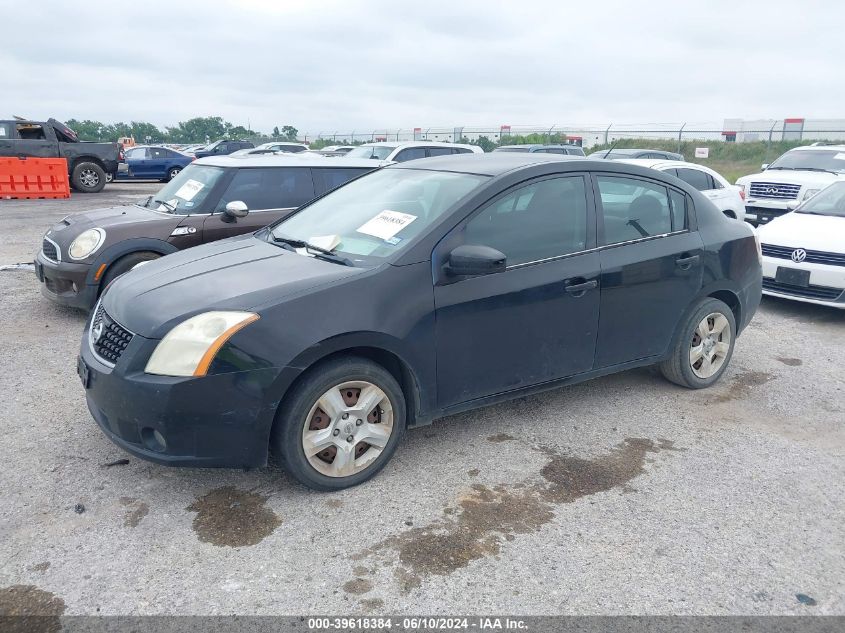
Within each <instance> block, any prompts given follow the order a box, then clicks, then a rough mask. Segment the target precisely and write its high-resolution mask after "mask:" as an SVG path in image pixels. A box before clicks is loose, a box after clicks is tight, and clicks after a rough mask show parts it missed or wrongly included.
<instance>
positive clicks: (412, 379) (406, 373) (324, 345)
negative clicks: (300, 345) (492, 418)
mask: <svg viewBox="0 0 845 633" xmlns="http://www.w3.org/2000/svg"><path fill="white" fill-rule="evenodd" d="M356 348H358V349H360V348H367V349H369V350H373V351H376V352H379V353H386V354H388V355H390V356H393V357H395V358H396V359H397V360H398V362H399V365H400V370H401V372H402V374H403V375H402V379H403V380H402V381H400V382H405V383H406V384H405V386H406V388H407V389H406V390H409V391H411V392H412V394H410V395H411V396H412V398H409V400H410V401H409V403H408V404H409V405H411V407H410V408H411V411H410V413H411V414H412V416H411V419H410V420H409V426H419V425H423V424H428V423H429V422H430V421H431V420H432V419H433V417H434V416H433V410H434V403H433V402H423V401H422V400H421V398H420V383H421V378H422V379H423V380H425V376H421V371H420V368H419V367H416V366H415V365H414V364H412V363H411V362H410V361H409V360H408V359H409V357H410V354H408V353H407V350H406V349H405V344H404V343H403V342H402V341H400V340H399V339H396V338H394V337H392V336H389V335H387V334H383V333H380V332H366V331H364V332H348V333H344V334H339V335H337V336H334V337H331V338H328V339H325V340H323V341H320V342H319V343H316V344H314V345H312V346H311V347H309V348H308V349H306V350H305V351H303V352H302V353H300V354H299V355H298V356H297V357H296V358H294V359H293V360H292V361H291V362H290V363H288V365H287V367H285V368H284V370H283V371H282V372H281V373H280V374H279V376H278V377H277V379H276V381H275V382H274V384H273V385H272V387H271V388H270V390H269V391H270V392H271V393H273V400H274V401H276V402H278V403H281V401H282V399H284V396H285V395H286V394H287V392H288V391H289V389H290V387H291V386H292V385H293V383H294V382H295V381H296V379H298V378H299V377H300V376H301V375H302V374H303V373H304V372H305V371H306V370H307V369H308V368H310V367H312V366H313V365H314V364H315V363H318V362H320V361H321V360H323V359H325V358H328V357H329V356H331V355H332V354H336V353H338V352H343V351H345V350H351V349H356ZM428 380H429V382H431V381H433V380H434V376H433V375H432V376H430V377H428Z"/></svg>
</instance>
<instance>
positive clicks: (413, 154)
mask: <svg viewBox="0 0 845 633" xmlns="http://www.w3.org/2000/svg"><path fill="white" fill-rule="evenodd" d="M417 158H425V148H424V147H409V148H407V149H403V150H402V151H401V152H399V153H398V154H396V157H395V158H394V159H393V160H395V161H396V162H398V163H403V162H405V161H406V160H416V159H417Z"/></svg>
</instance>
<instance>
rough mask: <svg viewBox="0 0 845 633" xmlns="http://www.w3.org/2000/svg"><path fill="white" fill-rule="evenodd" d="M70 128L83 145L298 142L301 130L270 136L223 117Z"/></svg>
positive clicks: (72, 122) (72, 123)
mask: <svg viewBox="0 0 845 633" xmlns="http://www.w3.org/2000/svg"><path fill="white" fill-rule="evenodd" d="M66 123H67V125H68V127H69V128H70V129H72V130H74V131H75V132H76V133H77V134H78V135H79V138H80V139H81V140H83V141H112V142H114V141H117V139H119V138H122V137H125V136H131V137H132V138H134V139H135V141H137V142H138V143H146V142H150V143H207V142H210V141H216V140H217V139H221V138H258V137H260V138H271V139H273V140H278V141H295V140H296V137H297V134H299V130H297V129H296V128H295V127H293V126H291V125H283V126H282V127H281V128H279V126H276V127H274V128H273V131H272V132H271V133H269V134H266V133H262V132H259V131H257V130H248V129H247V128H245V127H243V126H242V125H234V124H232V123H230V122H229V121H224V120H223V117H219V116H208V117H194V118H193V119H188V120H187V121H180V122H179V123H177V124H176V125H174V126H173V127H165V128H164V129H161V128H159V127H158V126H156V125H154V124H152V123H148V122H146V121H130V122H129V123H124V122H120V123H101V122H100V121H91V120H89V119H85V120H82V121H80V120H77V119H68V120H67V121H66Z"/></svg>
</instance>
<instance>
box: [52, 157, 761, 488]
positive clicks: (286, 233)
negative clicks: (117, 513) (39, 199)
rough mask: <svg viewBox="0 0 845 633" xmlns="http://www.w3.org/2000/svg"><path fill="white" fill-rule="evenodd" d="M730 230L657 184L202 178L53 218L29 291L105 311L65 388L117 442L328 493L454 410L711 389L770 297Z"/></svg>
mask: <svg viewBox="0 0 845 633" xmlns="http://www.w3.org/2000/svg"><path fill="white" fill-rule="evenodd" d="M383 149H389V152H388V153H387V154H386V156H391V155H392V157H393V158H401V157H400V156H399V155H400V153H401V152H403V151H406V150H407V149H419V148H409V147H399V146H394V145H392V144H388V145H382V144H374V145H373V146H371V147H370V148H369V150H367V151H369V152H370V153H371V154H372V153H376V152H381V151H383ZM422 149H423V151H424V152H425V153H428V152H429V151H430V150H436V149H443V148H441V147H440V146H438V145H430V146H429V145H426V146H425V147H423V148H422ZM447 149H449V150H455V149H463V148H460V147H453V146H450V147H448V148H447ZM351 153H352V152H350V154H351ZM675 169H677V167H675ZM675 173H677V172H675ZM338 185H340V186H338ZM295 207H298V208H295ZM722 211H723V209H721V208H719V207H717V206H715V205H714V204H713V202H712V201H711V200H710V199H708V197H706V196H705V195H704V194H702V193H701V192H700V191H699V190H698V189H697V188H696V187H694V186H691V185H690V184H689V183H688V182H685V181H684V180H681V179H680V178H678V177H676V175H673V174H670V173H667V172H666V171H665V170H664V171H661V170H658V169H652V168H647V167H644V166H642V165H637V164H629V163H625V162H621V161H605V160H601V161H588V160H584V159H572V158H569V159H567V157H564V156H561V155H549V154H546V153H543V152H496V153H491V154H486V155H484V154H479V153H477V152H476V151H473V150H470V151H467V152H465V153H457V154H453V153H452V152H451V151H450V152H449V155H441V156H434V157H427V158H424V159H422V160H407V161H404V162H402V161H395V162H391V163H387V162H384V161H382V160H378V161H376V160H373V159H372V158H370V157H364V158H357V159H356V158H354V157H348V158H342V159H338V158H327V157H323V156H315V155H313V154H306V153H304V152H303V153H300V154H298V155H289V154H288V155H284V154H277V153H273V154H268V155H243V156H223V157H211V158H203V159H199V160H196V161H194V162H192V163H190V164H189V165H188V166H186V167H185V168H184V169H183V170H182V171H181V172H180V173H178V174H176V175H175V177H174V178H173V179H172V180H171V181H170V182H169V183H168V184H166V185H165V186H164V187H163V188H162V190H161V191H160V192H159V193H158V194H156V195H154V196H150V198H149V199H148V200H147V201H145V202H143V203H139V204H136V205H129V206H125V207H118V208H113V209H103V210H99V211H91V212H88V213H83V214H80V215H77V216H70V217H68V218H65V219H64V220H63V221H61V222H60V223H58V224H57V225H55V226H54V227H52V228H51V229H50V231H49V232H48V233H47V235H45V237H44V242H43V245H42V251H41V252H40V253H39V255H38V258H37V261H36V274H38V276H39V279H40V280H41V281H42V291H43V292H44V293H45V294H46V295H47V296H48V297H50V298H51V299H53V300H57V301H61V302H63V303H68V304H71V305H79V306H83V307H88V306H91V305H92V304H93V309H92V312H91V316H90V317H89V321H88V324H87V325H86V331H85V334H84V336H83V340H82V345H81V350H80V358H79V361H78V367H77V369H78V372H79V375H80V379H81V381H82V384H83V386H84V389H85V393H86V398H87V402H88V406H89V409H90V411H91V414H92V416H93V417H94V419H95V420H96V422H97V423H98V424H99V425H100V427H101V428H102V430H103V432H104V433H105V434H106V435H107V436H108V437H109V438H110V439H112V440H113V441H114V442H115V443H117V444H118V445H119V446H121V447H123V448H124V449H125V450H127V451H129V452H130V453H133V454H135V455H137V456H139V457H142V458H144V459H149V460H152V461H156V462H159V463H164V464H171V465H197V466H259V465H262V464H264V463H266V461H267V459H268V455H269V454H270V452H271V451H272V452H273V453H275V454H276V455H278V456H279V457H280V459H281V461H282V464H283V466H284V468H285V469H286V470H287V471H288V472H289V473H290V474H291V475H292V476H293V477H295V478H296V479H298V480H299V481H301V482H303V483H304V484H306V485H308V486H311V487H313V488H317V489H322V490H332V489H339V488H344V487H347V486H351V485H355V484H358V483H361V482H362V481H365V480H367V479H369V478H370V477H372V476H373V475H375V474H376V473H377V472H378V471H379V470H380V469H381V468H382V467H383V466H384V465H385V463H387V461H388V460H389V459H390V457H391V455H392V454H393V452H394V450H395V448H396V446H397V444H398V442H399V440H400V438H401V436H402V434H403V432H404V431H405V429H406V428H408V427H413V426H420V425H424V424H427V423H429V422H430V421H431V420H432V419H434V418H436V417H440V416H443V415H448V414H450V413H454V412H458V411H463V410H467V409H472V408H475V407H479V406H484V405H486V404H490V403H493V402H498V401H502V400H507V399H510V398H514V397H518V396H520V395H524V394H528V393H533V392H536V391H540V390H543V389H549V388H552V387H555V386H558V385H563V384H570V383H574V382H579V381H582V380H586V379H589V378H592V377H595V376H600V375H603V374H607V373H611V372H615V371H619V370H621V369H626V368H630V367H637V366H642V365H649V364H659V365H660V367H661V370H662V372H663V374H664V375H665V376H666V377H667V378H668V379H669V380H671V381H673V382H676V383H678V384H680V385H683V386H685V387H689V388H702V387H707V386H709V385H711V384H712V383H713V382H715V381H716V380H718V379H719V377H720V376H721V375H722V373H723V372H724V371H725V369H726V367H727V366H728V364H729V362H730V358H731V355H732V353H733V349H734V346H735V344H736V339H737V337H738V336H739V335H740V333H741V332H742V331H743V330H744V328H745V327H746V326H747V325H748V323H749V322H750V320H751V318H752V317H753V315H754V312H755V310H756V308H757V305H758V303H759V301H760V294H761V279H762V276H761V264H760V250H759V244H758V242H757V240H756V236H755V234H754V232H753V231H752V229H751V228H750V227H749V226H748V225H746V224H745V223H743V222H737V221H734V220H731V219H728V218H727V217H725V215H724V213H723V212H722ZM228 236H234V237H230V239H221V238H224V237H228ZM163 255H166V256H165V257H162V256H163ZM141 264H143V265H141ZM397 308H401V309H397ZM561 323H566V324H567V327H565V328H561V327H560V324H561ZM631 332H636V336H631V335H630V333H631ZM233 421H236V422H237V423H233Z"/></svg>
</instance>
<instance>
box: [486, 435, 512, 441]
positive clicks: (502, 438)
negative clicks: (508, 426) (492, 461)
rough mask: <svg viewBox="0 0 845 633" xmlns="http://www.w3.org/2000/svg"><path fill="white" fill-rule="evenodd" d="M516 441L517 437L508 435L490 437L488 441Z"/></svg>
mask: <svg viewBox="0 0 845 633" xmlns="http://www.w3.org/2000/svg"><path fill="white" fill-rule="evenodd" d="M515 439H516V438H515V437H513V436H511V435H508V434H507V433H497V434H496V435H491V436H490V437H488V438H487V441H488V442H495V443H499V442H511V441H513V440H515Z"/></svg>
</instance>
